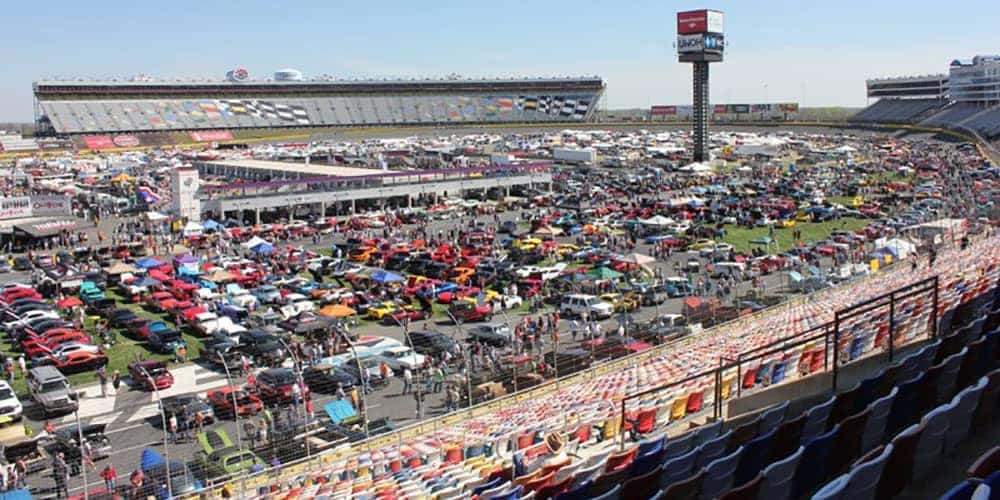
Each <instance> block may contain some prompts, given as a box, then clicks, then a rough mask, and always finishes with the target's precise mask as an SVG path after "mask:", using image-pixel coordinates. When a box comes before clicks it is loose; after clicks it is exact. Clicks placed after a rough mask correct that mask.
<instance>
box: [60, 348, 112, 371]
mask: <svg viewBox="0 0 1000 500" xmlns="http://www.w3.org/2000/svg"><path fill="white" fill-rule="evenodd" d="M52 364H53V365H54V366H55V367H56V368H57V369H58V370H59V371H61V372H63V373H76V372H82V371H86V370H91V369H94V368H98V367H101V366H104V365H107V364H108V357H107V356H105V355H104V353H103V352H98V353H92V352H89V351H75V352H71V353H69V354H64V355H62V356H59V357H58V358H55V359H54V360H53V362H52Z"/></svg>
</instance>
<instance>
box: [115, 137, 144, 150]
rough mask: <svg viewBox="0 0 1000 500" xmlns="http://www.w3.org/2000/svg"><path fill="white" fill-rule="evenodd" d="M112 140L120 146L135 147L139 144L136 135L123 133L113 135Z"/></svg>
mask: <svg viewBox="0 0 1000 500" xmlns="http://www.w3.org/2000/svg"><path fill="white" fill-rule="evenodd" d="M111 142H113V143H114V144H115V146H118V147H120V148H134V147H136V146H138V145H139V138H138V137H136V136H134V135H128V134H121V135H116V136H114V137H112V138H111Z"/></svg>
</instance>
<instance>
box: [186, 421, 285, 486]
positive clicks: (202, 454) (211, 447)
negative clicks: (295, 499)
mask: <svg viewBox="0 0 1000 500" xmlns="http://www.w3.org/2000/svg"><path fill="white" fill-rule="evenodd" d="M198 444H200V445H201V449H200V450H198V451H197V452H195V454H194V461H195V464H196V465H197V467H198V468H199V470H200V471H201V472H202V474H204V475H205V477H208V478H213V477H218V476H225V475H229V474H237V473H240V472H246V471H249V470H250V469H252V468H253V467H254V466H260V467H266V466H267V464H266V463H264V461H263V460H261V459H260V457H258V456H257V455H256V454H255V453H254V452H252V451H250V450H243V449H239V448H237V447H236V446H234V445H233V442H232V440H231V439H229V434H227V433H226V431H225V429H211V430H208V431H205V432H202V433H201V434H198Z"/></svg>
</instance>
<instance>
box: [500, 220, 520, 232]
mask: <svg viewBox="0 0 1000 500" xmlns="http://www.w3.org/2000/svg"><path fill="white" fill-rule="evenodd" d="M497 232H498V233H506V234H514V233H516V232H517V223H516V222H514V221H512V220H508V221H504V222H503V224H500V229H497Z"/></svg>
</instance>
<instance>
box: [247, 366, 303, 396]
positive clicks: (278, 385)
mask: <svg viewBox="0 0 1000 500" xmlns="http://www.w3.org/2000/svg"><path fill="white" fill-rule="evenodd" d="M297 383H298V380H297V377H296V376H295V373H294V372H292V370H290V369H288V368H268V369H266V370H264V371H262V372H260V373H259V374H258V375H257V391H258V392H259V393H260V397H261V399H262V400H266V401H273V402H277V403H279V404H288V403H292V402H293V401H294V399H295V398H294V390H293V388H292V387H293V386H294V385H295V384H297ZM300 391H301V392H300V393H301V394H302V398H303V399H309V387H305V386H303V387H300Z"/></svg>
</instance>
